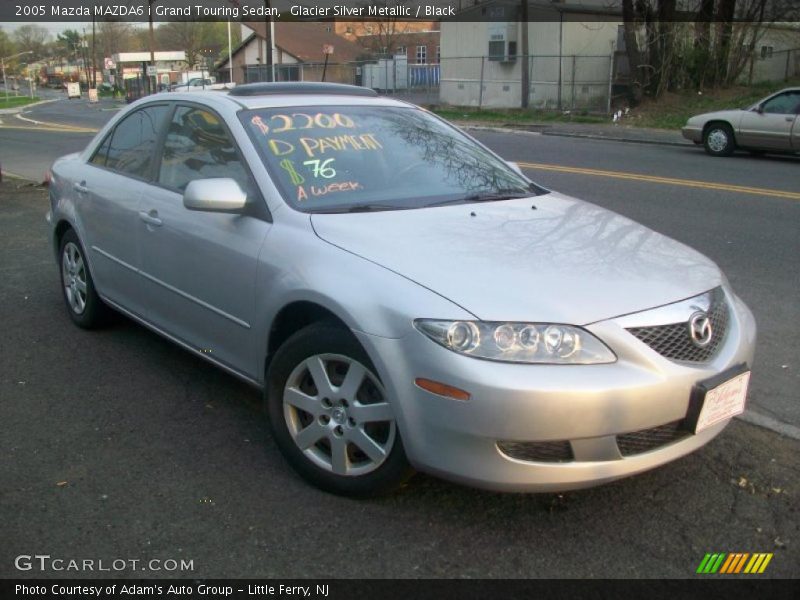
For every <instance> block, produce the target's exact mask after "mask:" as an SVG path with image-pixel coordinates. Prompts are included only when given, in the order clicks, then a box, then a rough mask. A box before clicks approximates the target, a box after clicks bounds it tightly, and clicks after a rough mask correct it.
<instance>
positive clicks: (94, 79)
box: [89, 13, 97, 89]
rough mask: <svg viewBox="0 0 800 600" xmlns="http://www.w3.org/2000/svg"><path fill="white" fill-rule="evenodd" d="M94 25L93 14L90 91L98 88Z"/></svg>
mask: <svg viewBox="0 0 800 600" xmlns="http://www.w3.org/2000/svg"><path fill="white" fill-rule="evenodd" d="M94 25H95V21H94V13H92V83H91V85H89V88H90V89H94V88H96V87H97V62H96V60H95V59H96V57H97V55H96V54H95V51H94V35H95V30H94Z"/></svg>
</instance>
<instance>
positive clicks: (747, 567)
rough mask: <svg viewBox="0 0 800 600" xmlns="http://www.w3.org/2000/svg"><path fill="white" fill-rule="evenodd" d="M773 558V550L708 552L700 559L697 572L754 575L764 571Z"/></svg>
mask: <svg viewBox="0 0 800 600" xmlns="http://www.w3.org/2000/svg"><path fill="white" fill-rule="evenodd" d="M771 560H772V553H771V552H770V553H766V552H756V553H754V554H750V553H749V552H730V553H725V552H717V553H713V554H712V553H708V554H706V555H705V556H704V557H703V560H702V561H700V566H698V567H697V573H701V574H714V573H725V574H727V575H733V574H739V573H747V574H751V575H754V574H756V573H763V572H764V571H765V570H766V568H767V565H768V564H769V561H771Z"/></svg>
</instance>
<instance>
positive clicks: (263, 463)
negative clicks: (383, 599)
mask: <svg viewBox="0 0 800 600" xmlns="http://www.w3.org/2000/svg"><path fill="white" fill-rule="evenodd" d="M46 197H47V196H46V190H45V189H43V188H39V187H35V186H30V185H28V184H25V183H23V182H8V181H7V182H5V183H3V184H0V253H1V254H0V255H2V257H3V258H2V261H0V322H1V323H3V327H2V335H1V336H0V356H2V361H0V423H1V424H2V426H1V427H2V430H1V431H2V434H0V456H2V457H3V460H2V462H0V481H2V488H0V514H2V515H3V519H2V520H0V539H2V540H3V543H2V544H0V577H53V576H59V575H61V576H63V575H66V576H87V575H89V576H95V575H96V576H133V577H162V576H167V577H187V576H191V577H204V578H205V577H259V578H267V577H284V578H285V577H321V578H333V577H342V578H347V577H415V578H419V577H473V578H480V577H505V578H517V577H522V578H525V577H694V576H695V574H694V573H695V570H696V568H697V565H698V564H699V563H700V561H701V559H702V558H703V556H704V554H705V553H707V552H773V553H774V555H775V556H774V558H773V559H772V561H771V563H770V565H769V569H768V570H767V571H766V573H765V574H764V575H763V576H764V577H793V576H796V574H797V572H798V566H799V565H800V515H798V506H800V503H799V502H798V498H797V495H798V481H800V464H799V463H798V460H797V456H798V451H800V442H797V441H795V440H793V439H791V438H789V437H785V436H781V435H779V434H777V433H775V432H773V431H770V430H767V429H762V428H760V427H757V426H754V425H752V424H749V423H745V422H742V421H738V420H737V421H735V422H734V423H733V424H732V425H731V426H730V427H729V428H728V430H727V431H726V432H725V433H724V434H723V435H721V436H719V437H718V438H717V439H715V440H714V441H712V442H711V443H710V444H709V445H708V446H706V447H705V448H704V449H702V450H701V451H699V452H697V453H695V454H693V455H691V456H688V457H686V458H684V459H682V460H679V461H677V462H675V463H672V464H669V465H666V466H665V467H663V468H660V469H657V470H655V471H652V472H649V473H646V474H643V475H640V476H637V477H634V478H631V479H628V480H624V481H620V482H616V483H613V484H610V485H606V486H602V487H599V488H595V489H591V490H585V491H580V492H572V493H568V494H563V495H553V494H547V495H503V494H494V493H488V492H482V491H477V490H472V489H468V488H463V487H460V486H457V485H453V484H449V483H446V482H443V481H439V480H437V479H434V478H431V477H427V476H423V475H419V476H417V477H416V478H414V479H413V480H412V481H411V482H410V483H409V484H408V485H406V486H405V487H404V488H403V489H402V490H401V491H400V492H399V493H398V494H396V495H394V496H390V497H387V498H382V499H377V500H369V501H354V500H347V499H343V498H338V497H334V496H330V495H327V494H324V493H322V492H319V491H317V490H315V489H312V488H310V487H309V486H307V485H306V484H305V483H303V482H302V481H300V480H299V479H298V478H297V477H296V476H295V475H294V473H293V472H292V471H291V469H290V468H289V467H288V466H287V464H286V463H285V462H284V461H283V459H282V458H281V456H280V455H279V453H278V451H277V448H276V447H275V445H274V443H273V442H272V440H271V438H270V435H269V433H268V432H267V430H266V428H265V427H264V425H263V418H262V413H261V406H260V396H259V393H258V392H257V391H254V390H252V389H250V388H248V387H247V386H245V385H243V384H241V383H239V382H238V381H237V380H235V379H233V378H231V377H229V376H227V375H225V374H224V373H222V372H221V371H219V370H217V369H214V368H212V367H210V366H209V365H207V364H206V363H204V362H203V361H201V360H199V359H197V358H194V357H192V356H190V355H189V354H187V353H185V352H183V351H182V350H180V349H178V348H177V347H175V346H173V345H172V344H170V343H168V342H166V341H164V340H162V339H161V338H159V337H158V336H156V335H154V334H152V333H150V332H149V331H147V330H145V329H144V328H142V327H139V326H137V325H135V324H133V323H131V322H129V321H127V320H125V319H120V320H119V322H118V323H117V324H115V325H114V326H112V327H110V328H108V329H106V330H103V331H99V332H86V331H82V330H79V329H77V328H76V327H74V326H73V325H72V324H71V322H70V321H69V319H68V317H67V315H66V313H65V309H64V307H63V305H62V300H61V297H60V292H59V288H58V275H57V269H56V267H55V263H54V259H53V256H52V253H51V251H50V249H49V248H48V246H47V244H46V241H45V236H46V224H45V222H44V220H43V215H44V213H45V212H46V210H47V201H46ZM795 260H796V259H795ZM795 302H796V297H795ZM786 393H794V394H795V396H796V388H795V391H794V392H790V391H787V392H786ZM22 554H49V555H51V556H53V557H61V558H64V559H71V558H89V559H104V560H106V561H109V562H110V561H112V560H114V559H125V560H128V561H130V560H142V561H145V560H149V559H154V558H155V559H160V560H167V559H173V560H181V559H185V560H187V561H191V563H192V569H191V570H187V571H183V572H181V571H170V572H164V571H158V572H153V571H151V570H144V571H143V570H141V568H138V567H137V568H133V567H130V566H127V567H126V568H125V569H122V570H120V571H118V572H111V573H63V572H61V573H59V572H53V571H45V572H40V571H37V570H30V571H19V570H17V569H16V568H15V566H14V562H15V558H16V557H17V556H19V555H22Z"/></svg>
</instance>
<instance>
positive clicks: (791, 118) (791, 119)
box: [786, 117, 794, 123]
mask: <svg viewBox="0 0 800 600" xmlns="http://www.w3.org/2000/svg"><path fill="white" fill-rule="evenodd" d="M786 120H787V121H789V123H791V122H792V121H794V117H786Z"/></svg>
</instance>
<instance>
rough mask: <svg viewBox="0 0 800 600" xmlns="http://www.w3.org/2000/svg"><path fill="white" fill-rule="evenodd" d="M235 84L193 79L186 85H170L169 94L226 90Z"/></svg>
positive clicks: (208, 79)
mask: <svg viewBox="0 0 800 600" xmlns="http://www.w3.org/2000/svg"><path fill="white" fill-rule="evenodd" d="M235 86H236V84H235V83H215V82H214V79H210V78H200V77H195V78H192V79H190V80H189V81H187V82H186V83H179V84H174V85H171V86H170V88H169V90H170V91H171V92H202V91H204V90H226V89H230V88H233V87H235Z"/></svg>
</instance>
